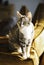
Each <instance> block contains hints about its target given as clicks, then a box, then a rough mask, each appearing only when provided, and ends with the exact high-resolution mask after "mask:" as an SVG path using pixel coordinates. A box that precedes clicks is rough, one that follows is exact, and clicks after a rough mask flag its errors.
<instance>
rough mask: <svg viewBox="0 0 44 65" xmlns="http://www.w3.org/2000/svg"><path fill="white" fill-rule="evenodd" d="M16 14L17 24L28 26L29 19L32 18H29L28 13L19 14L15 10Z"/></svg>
mask: <svg viewBox="0 0 44 65" xmlns="http://www.w3.org/2000/svg"><path fill="white" fill-rule="evenodd" d="M17 16H18V24H19V26H20V27H24V26H28V25H29V24H30V21H31V19H32V18H29V15H27V16H25V15H21V14H20V13H19V12H17Z"/></svg>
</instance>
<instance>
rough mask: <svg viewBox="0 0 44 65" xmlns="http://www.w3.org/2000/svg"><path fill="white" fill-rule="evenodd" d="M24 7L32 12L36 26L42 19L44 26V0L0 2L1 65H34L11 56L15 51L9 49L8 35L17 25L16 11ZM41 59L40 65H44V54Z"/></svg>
mask: <svg viewBox="0 0 44 65" xmlns="http://www.w3.org/2000/svg"><path fill="white" fill-rule="evenodd" d="M22 5H26V6H27V8H28V9H29V11H31V12H32V15H33V18H32V22H33V24H34V25H35V24H36V20H37V23H38V22H40V20H41V19H42V21H43V22H42V21H41V22H42V25H43V26H44V0H0V65H18V64H19V65H33V62H32V60H30V61H29V60H27V61H23V62H22V61H20V60H19V59H18V58H17V57H16V56H12V55H10V54H9V53H11V52H12V51H13V50H10V49H9V41H8V38H7V37H6V35H7V34H8V33H9V31H10V30H11V29H12V28H13V26H14V25H15V24H16V22H17V19H16V11H19V10H20V8H21V6H22ZM1 52H3V53H1ZM4 53H8V54H4ZM40 59H41V60H40V65H44V53H43V55H42V56H41V57H40Z"/></svg>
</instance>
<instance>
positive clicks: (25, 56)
mask: <svg viewBox="0 0 44 65" xmlns="http://www.w3.org/2000/svg"><path fill="white" fill-rule="evenodd" d="M23 58H24V59H27V54H26V46H24V47H23Z"/></svg>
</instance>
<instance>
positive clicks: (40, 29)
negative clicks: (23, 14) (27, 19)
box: [34, 20, 44, 39]
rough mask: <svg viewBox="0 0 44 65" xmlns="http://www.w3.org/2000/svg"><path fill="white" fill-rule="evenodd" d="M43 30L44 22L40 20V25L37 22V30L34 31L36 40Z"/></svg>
mask: <svg viewBox="0 0 44 65" xmlns="http://www.w3.org/2000/svg"><path fill="white" fill-rule="evenodd" d="M43 28H44V20H40V22H39V23H38V21H37V23H36V25H35V29H34V31H35V33H34V39H35V38H36V37H37V36H38V35H39V34H40V33H41V32H42V30H43Z"/></svg>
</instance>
